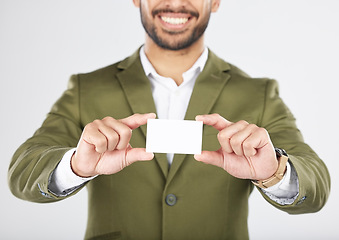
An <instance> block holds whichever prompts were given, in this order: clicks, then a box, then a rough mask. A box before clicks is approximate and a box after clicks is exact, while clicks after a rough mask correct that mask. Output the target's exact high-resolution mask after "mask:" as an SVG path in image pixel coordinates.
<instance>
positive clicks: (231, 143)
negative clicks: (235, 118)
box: [218, 121, 270, 157]
mask: <svg viewBox="0 0 339 240" xmlns="http://www.w3.org/2000/svg"><path fill="white" fill-rule="evenodd" d="M218 140H219V143H220V145H221V147H222V149H223V150H224V151H225V152H227V153H235V154H236V155H238V156H246V157H251V156H254V155H255V154H256V153H257V149H259V148H262V147H264V146H265V145H266V144H267V143H268V142H269V141H270V140H269V136H268V133H267V131H266V130H265V129H264V128H260V127H258V126H256V125H254V124H249V123H247V122H246V121H239V122H237V123H234V124H232V125H231V126H229V127H227V128H225V129H223V130H221V131H220V132H219V134H218Z"/></svg>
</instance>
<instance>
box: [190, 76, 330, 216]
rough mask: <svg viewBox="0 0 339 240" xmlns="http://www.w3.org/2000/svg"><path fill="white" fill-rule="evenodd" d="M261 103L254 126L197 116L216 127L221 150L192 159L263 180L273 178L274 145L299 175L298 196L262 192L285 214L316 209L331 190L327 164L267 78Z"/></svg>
mask: <svg viewBox="0 0 339 240" xmlns="http://www.w3.org/2000/svg"><path fill="white" fill-rule="evenodd" d="M263 106H264V107H263V111H262V114H261V122H260V123H259V124H258V125H254V124H249V123H247V122H245V121H239V122H237V123H232V122H229V121H227V120H226V119H224V118H222V117H221V116H219V115H217V114H213V115H203V116H197V118H196V119H197V120H200V121H203V122H204V123H205V124H208V125H211V126H213V127H214V128H216V129H217V130H218V131H219V134H218V140H219V143H220V145H221V148H220V149H219V150H218V151H215V152H209V151H206V152H203V153H202V155H200V156H199V155H197V156H195V157H196V159H197V160H199V161H203V162H206V163H209V164H214V165H216V166H219V167H222V168H223V169H224V170H226V171H227V172H228V173H230V174H231V175H233V176H235V177H238V178H243V179H251V180H263V179H267V178H269V177H270V176H272V175H273V174H274V172H275V171H276V169H277V160H276V158H275V154H274V147H280V148H284V149H285V150H286V151H287V153H288V155H289V162H290V164H291V165H292V166H293V168H294V169H295V170H296V173H297V175H298V179H299V195H298V197H297V198H296V199H295V201H294V202H293V204H291V205H285V206H282V205H280V204H278V203H276V202H275V201H272V200H271V199H270V198H269V197H268V196H267V195H266V194H265V193H263V192H262V191H260V192H261V193H262V195H263V196H264V197H265V199H266V200H267V201H269V202H270V203H271V204H273V205H274V206H275V207H277V208H279V209H282V210H284V211H287V212H289V213H304V212H314V211H318V210H320V209H321V208H322V206H323V205H324V204H325V202H326V200H327V197H328V194H329V188H330V178H329V174H328V171H327V168H326V166H325V164H324V163H323V162H322V161H321V160H320V159H319V157H318V156H317V155H316V154H315V153H314V151H313V150H312V149H311V148H310V147H309V146H308V145H307V144H305V143H304V141H303V138H302V136H301V134H300V132H299V130H298V129H297V127H296V125H295V119H294V117H293V116H292V114H291V113H290V112H289V110H288V108H287V107H286V106H285V105H284V103H283V102H282V100H281V99H280V98H279V95H278V89H277V84H276V82H275V81H271V80H268V81H267V84H266V93H265V102H264V104H263ZM258 108H260V106H259V107H258ZM259 126H261V127H259ZM273 146H274V147H273Z"/></svg>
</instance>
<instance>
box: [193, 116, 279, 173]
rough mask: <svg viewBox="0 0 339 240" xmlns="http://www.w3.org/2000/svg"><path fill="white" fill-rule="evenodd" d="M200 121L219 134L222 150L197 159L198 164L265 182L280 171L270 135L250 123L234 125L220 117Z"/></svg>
mask: <svg viewBox="0 0 339 240" xmlns="http://www.w3.org/2000/svg"><path fill="white" fill-rule="evenodd" d="M196 120H197V121H203V123H204V124H207V125H210V126H213V127H214V128H215V129H217V130H218V131H219V133H218V140H219V143H220V146H221V148H220V149H219V150H217V151H214V152H212V151H203V152H202V154H201V155H198V154H196V155H194V157H195V159H196V160H197V161H201V162H204V163H208V164H212V165H215V166H218V167H221V168H223V169H224V170H226V171H227V172H228V173H229V174H231V175H232V176H234V177H237V178H242V179H253V180H263V179H267V178H269V177H271V176H272V175H273V174H274V173H275V171H276V170H277V168H278V161H277V160H276V154H275V150H274V147H273V144H272V142H271V140H270V137H269V135H268V133H267V131H266V130H265V129H264V128H260V127H258V126H256V125H254V124H249V123H247V122H246V121H239V122H237V123H232V122H229V121H227V120H226V119H225V118H223V117H221V116H220V115H218V114H211V115H199V116H197V117H196Z"/></svg>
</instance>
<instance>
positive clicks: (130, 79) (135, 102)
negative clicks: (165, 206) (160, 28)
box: [117, 50, 168, 177]
mask: <svg viewBox="0 0 339 240" xmlns="http://www.w3.org/2000/svg"><path fill="white" fill-rule="evenodd" d="M118 67H119V68H120V69H121V70H123V71H121V72H119V73H118V74H117V77H118V79H119V81H120V84H121V86H122V88H123V90H124V92H125V95H126V98H127V100H128V102H129V104H130V106H131V109H132V111H133V112H134V113H151V112H153V113H156V109H155V104H154V100H153V97H152V91H151V84H150V82H149V80H148V78H147V76H146V75H145V72H144V70H143V68H142V65H141V62H140V57H139V50H138V51H137V52H135V53H134V54H133V55H132V56H131V57H129V58H127V59H125V60H124V61H122V62H121V63H120V64H119V66H118ZM140 128H141V130H142V132H143V134H144V138H146V125H143V126H140ZM155 159H156V161H157V162H158V164H159V166H160V168H161V170H162V172H163V174H164V176H165V177H167V174H168V161H167V157H166V154H155Z"/></svg>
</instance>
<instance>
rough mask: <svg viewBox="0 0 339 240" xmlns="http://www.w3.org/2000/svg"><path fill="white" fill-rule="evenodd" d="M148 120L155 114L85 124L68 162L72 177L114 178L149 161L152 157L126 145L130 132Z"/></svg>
mask: <svg viewBox="0 0 339 240" xmlns="http://www.w3.org/2000/svg"><path fill="white" fill-rule="evenodd" d="M149 118H155V114H154V113H149V114H134V115H132V116H130V117H127V118H124V119H120V120H116V119H114V118H112V117H106V118H104V119H102V120H95V121H93V122H91V123H89V124H87V125H86V126H85V128H84V131H83V133H82V135H81V138H80V140H79V143H78V146H77V150H76V152H75V154H74V155H73V157H72V160H71V166H72V169H73V171H74V173H75V174H77V175H78V176H81V177H92V176H95V175H100V174H113V173H117V172H119V171H120V170H122V169H123V168H125V167H127V166H128V165H130V164H132V163H133V162H136V161H145V160H152V159H153V157H154V155H153V153H147V152H146V151H145V148H132V146H131V145H130V144H129V141H130V139H131V137H132V130H133V129H135V128H138V127H139V126H141V125H144V124H146V123H147V119H149Z"/></svg>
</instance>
